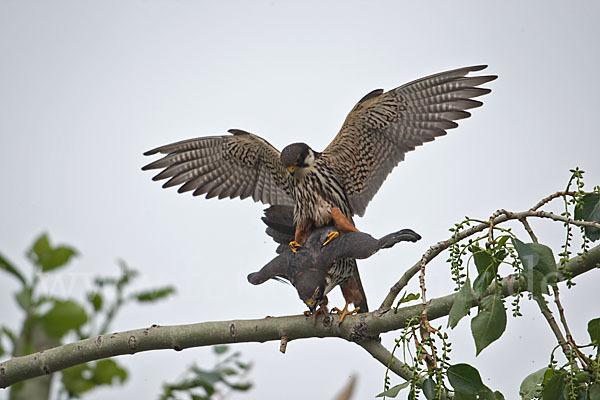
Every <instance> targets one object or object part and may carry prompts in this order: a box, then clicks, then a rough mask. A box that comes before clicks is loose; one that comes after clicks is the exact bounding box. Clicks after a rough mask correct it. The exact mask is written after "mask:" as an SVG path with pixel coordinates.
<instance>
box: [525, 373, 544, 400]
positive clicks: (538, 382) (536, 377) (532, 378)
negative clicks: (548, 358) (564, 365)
mask: <svg viewBox="0 0 600 400" xmlns="http://www.w3.org/2000/svg"><path fill="white" fill-rule="evenodd" d="M547 369H548V368H542V369H540V370H538V371H535V372H534V373H532V374H529V375H528V376H527V377H526V378H525V379H524V380H523V382H521V386H520V387H519V394H520V395H521V399H522V400H532V399H534V398H538V397H540V394H542V383H543V382H544V374H545V373H546V370H547Z"/></svg>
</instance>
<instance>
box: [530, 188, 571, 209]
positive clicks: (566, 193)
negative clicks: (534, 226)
mask: <svg viewBox="0 0 600 400" xmlns="http://www.w3.org/2000/svg"><path fill="white" fill-rule="evenodd" d="M575 194H576V192H570V191H568V190H563V191H560V192H556V193H552V194H551V195H550V196H548V197H544V198H543V199H542V200H540V201H539V202H538V203H537V204H536V205H535V206H533V207H531V208H530V209H529V210H530V211H535V210H537V209H538V208H540V207H542V206H544V205H546V204H548V203H549V202H550V201H552V200H554V199H556V198H558V197H564V196H575Z"/></svg>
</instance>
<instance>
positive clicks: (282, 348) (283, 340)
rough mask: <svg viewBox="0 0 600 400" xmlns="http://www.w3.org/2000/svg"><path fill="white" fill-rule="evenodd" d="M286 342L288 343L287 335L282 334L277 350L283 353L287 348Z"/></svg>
mask: <svg viewBox="0 0 600 400" xmlns="http://www.w3.org/2000/svg"><path fill="white" fill-rule="evenodd" d="M287 344H288V338H287V336H282V337H281V343H280V344H279V351H280V352H282V353H283V354H285V351H286V350H287Z"/></svg>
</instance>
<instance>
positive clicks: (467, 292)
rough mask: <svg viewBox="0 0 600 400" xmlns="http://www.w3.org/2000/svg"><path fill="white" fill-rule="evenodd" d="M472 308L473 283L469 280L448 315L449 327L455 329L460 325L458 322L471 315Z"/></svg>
mask: <svg viewBox="0 0 600 400" xmlns="http://www.w3.org/2000/svg"><path fill="white" fill-rule="evenodd" d="M472 306H473V293H472V292H471V281H470V280H469V278H467V279H466V280H465V284H464V285H463V287H462V288H460V290H459V292H458V294H457V295H456V298H455V300H454V304H453V305H452V308H451V309H450V313H449V314H448V326H450V327H451V328H452V329H454V328H455V327H456V325H458V322H459V321H460V320H461V319H462V318H463V317H464V316H465V315H467V314H468V313H469V310H471V307H472Z"/></svg>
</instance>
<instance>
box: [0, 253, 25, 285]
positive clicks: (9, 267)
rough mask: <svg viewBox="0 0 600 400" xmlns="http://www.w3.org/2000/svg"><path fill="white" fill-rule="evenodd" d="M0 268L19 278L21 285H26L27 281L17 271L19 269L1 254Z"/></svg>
mask: <svg viewBox="0 0 600 400" xmlns="http://www.w3.org/2000/svg"><path fill="white" fill-rule="evenodd" d="M0 269H3V270H4V271H6V272H8V273H9V274H11V275H13V276H14V277H15V278H17V279H18V280H20V281H21V283H22V284H23V286H26V285H27V281H26V280H25V277H24V276H23V274H22V273H21V271H19V269H18V268H17V267H15V266H14V265H13V264H12V263H10V262H9V261H8V260H7V259H6V258H4V257H3V256H2V254H0Z"/></svg>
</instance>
